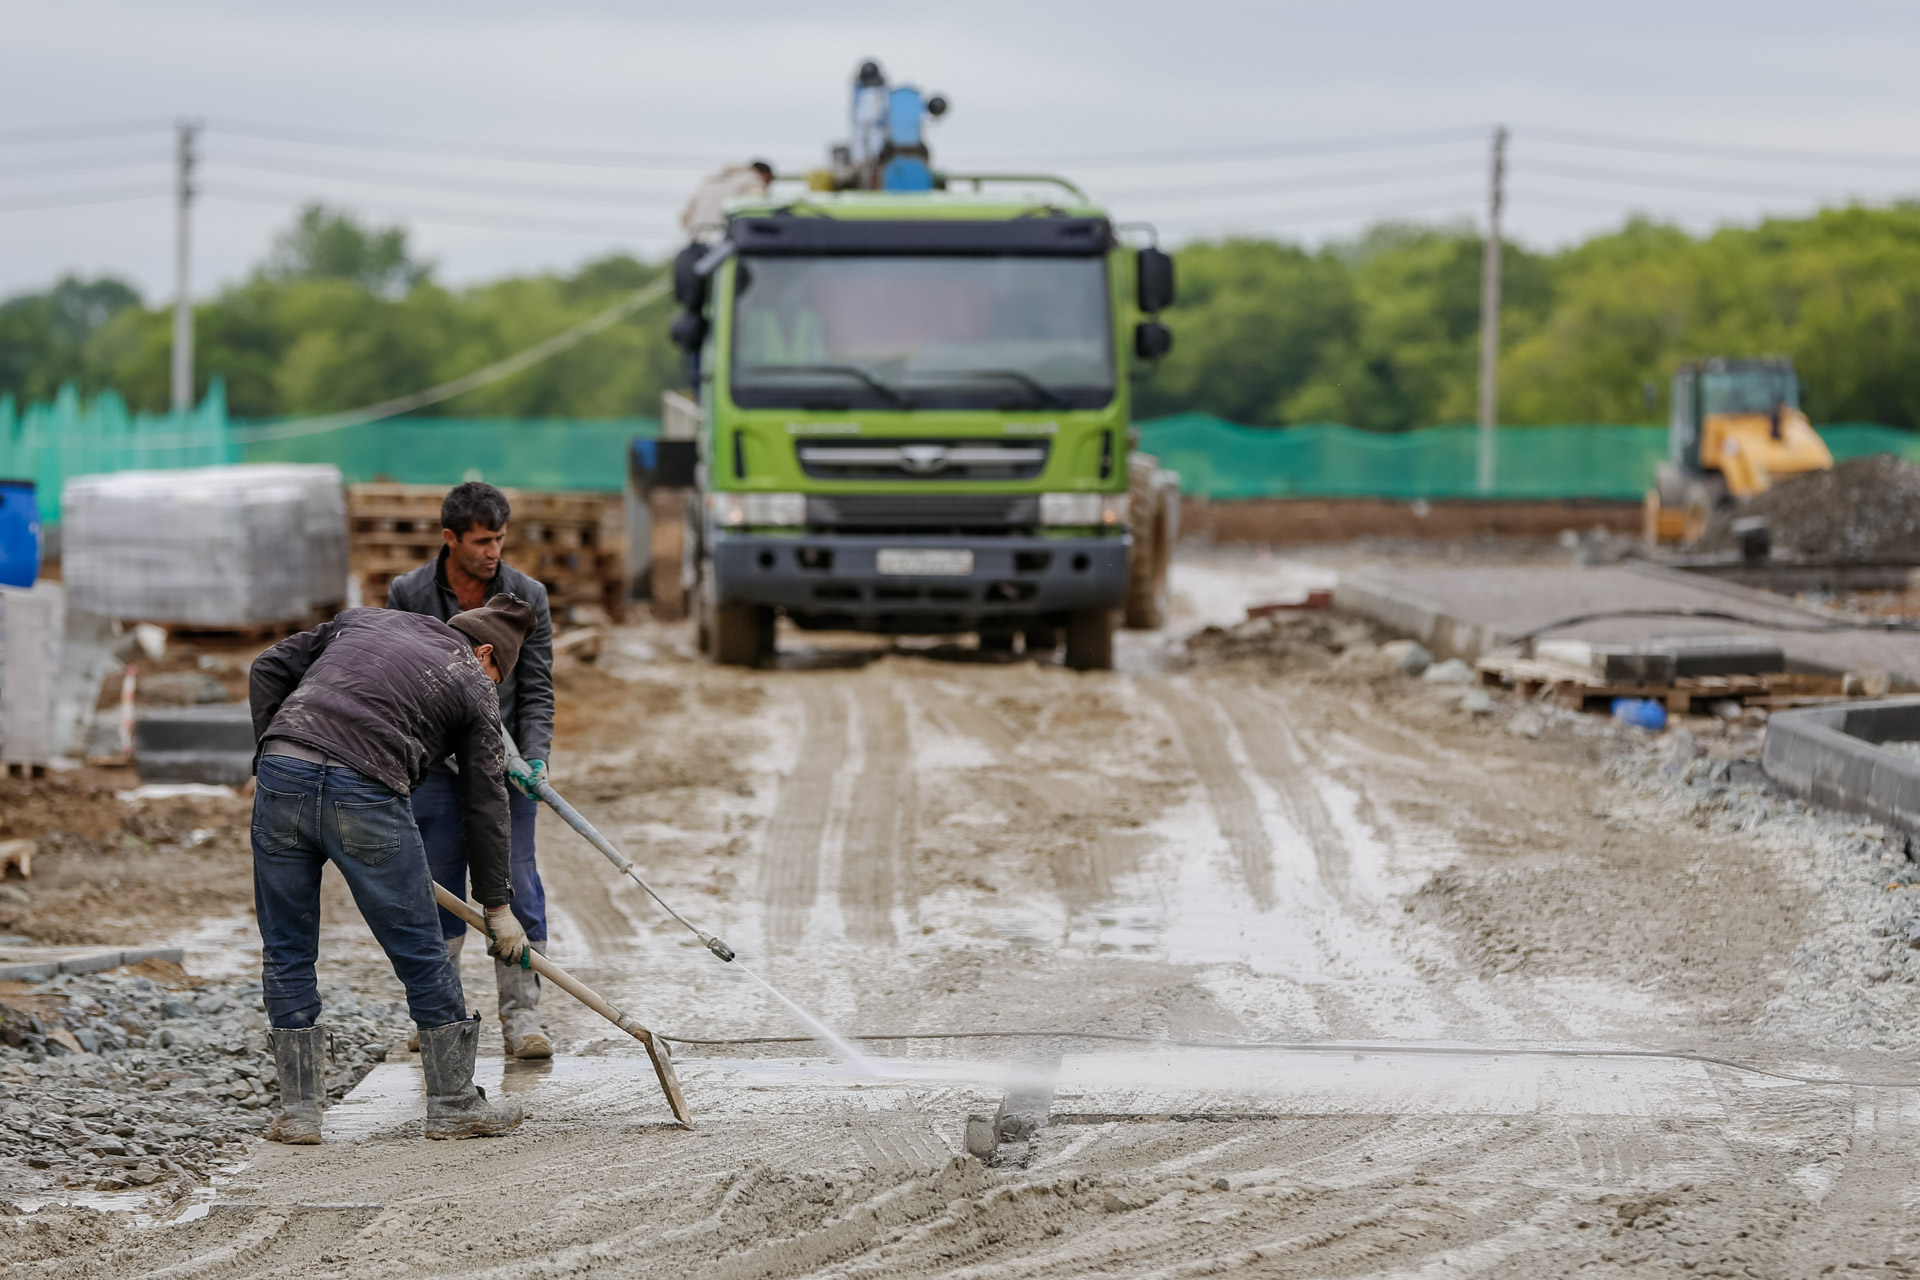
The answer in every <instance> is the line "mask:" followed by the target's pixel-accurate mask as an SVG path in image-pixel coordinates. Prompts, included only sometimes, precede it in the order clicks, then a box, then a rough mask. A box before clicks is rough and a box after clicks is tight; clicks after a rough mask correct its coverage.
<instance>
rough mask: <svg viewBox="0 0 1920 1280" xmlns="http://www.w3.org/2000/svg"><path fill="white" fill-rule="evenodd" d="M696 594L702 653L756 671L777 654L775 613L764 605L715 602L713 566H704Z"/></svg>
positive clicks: (724, 664)
mask: <svg viewBox="0 0 1920 1280" xmlns="http://www.w3.org/2000/svg"><path fill="white" fill-rule="evenodd" d="M700 568H701V572H700V581H699V586H698V587H697V589H696V591H695V600H696V601H697V604H696V617H695V620H694V623H695V626H696V628H697V629H698V636H699V641H700V650H701V652H703V653H705V654H706V655H707V657H709V658H710V659H712V660H713V661H714V662H717V663H719V664H720V665H722V666H727V667H757V666H759V665H760V664H761V663H762V662H764V661H766V660H767V659H768V658H771V657H772V656H773V653H774V647H775V646H774V639H773V635H774V623H775V619H774V613H773V610H772V609H769V608H766V607H765V606H763V605H753V604H721V603H719V602H718V601H717V600H715V599H714V586H713V566H712V564H711V563H710V562H708V563H703V564H702V565H701V566H700Z"/></svg>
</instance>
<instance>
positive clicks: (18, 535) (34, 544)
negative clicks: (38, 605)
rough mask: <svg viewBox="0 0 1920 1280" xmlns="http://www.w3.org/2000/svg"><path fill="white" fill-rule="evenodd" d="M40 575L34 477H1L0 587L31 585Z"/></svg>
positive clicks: (37, 514)
mask: <svg viewBox="0 0 1920 1280" xmlns="http://www.w3.org/2000/svg"><path fill="white" fill-rule="evenodd" d="M39 576H40V504H39V503H38V502H37V501H35V500H34V496H33V481H31V480H0V587H30V586H32V585H33V580H34V579H35V578H37V577H39Z"/></svg>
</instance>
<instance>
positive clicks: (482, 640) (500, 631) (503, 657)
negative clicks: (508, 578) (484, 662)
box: [447, 591, 534, 680]
mask: <svg viewBox="0 0 1920 1280" xmlns="http://www.w3.org/2000/svg"><path fill="white" fill-rule="evenodd" d="M533 621H534V619H533V606H532V605H530V604H528V603H527V602H526V601H525V600H522V599H521V598H520V597H519V596H516V595H513V594H511V593H509V592H505V591H502V592H501V593H500V594H499V595H497V596H494V597H493V598H492V599H491V600H488V601H487V602H486V603H485V604H483V605H481V606H480V607H479V608H478V609H468V610H467V611H466V612H464V613H456V614H454V615H453V616H452V617H451V618H448V619H447V625H448V626H450V627H452V628H454V629H455V630H457V631H463V632H465V633H466V634H467V635H468V636H470V637H471V638H472V639H473V642H474V644H476V645H482V644H490V645H492V646H493V660H494V662H495V663H496V664H497V665H498V666H499V668H500V678H501V679H502V680H505V679H506V678H507V677H508V676H510V675H512V674H513V665H514V663H516V662H518V661H519V660H520V645H521V644H522V643H523V642H524V641H525V640H526V638H527V635H528V633H529V632H531V631H532V630H533Z"/></svg>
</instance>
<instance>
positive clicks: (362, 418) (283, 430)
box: [235, 273, 673, 444]
mask: <svg viewBox="0 0 1920 1280" xmlns="http://www.w3.org/2000/svg"><path fill="white" fill-rule="evenodd" d="M672 284H673V276H672V274H671V273H665V274H662V275H661V276H660V277H659V278H657V279H655V280H654V281H653V282H652V283H650V284H646V285H642V286H641V287H640V288H638V289H636V290H634V291H633V292H632V293H630V294H628V295H627V296H626V297H625V298H622V299H621V300H620V301H618V302H616V303H614V304H613V305H612V306H610V307H608V308H607V309H606V310H604V311H602V312H600V313H598V314H597V315H593V316H589V317H588V318H587V319H585V320H582V321H581V322H580V323H579V324H576V325H574V326H573V327H572V328H570V329H567V330H565V331H563V332H561V333H557V334H555V335H554V336H553V337H551V338H548V339H547V340H546V341H545V342H537V343H535V344H534V345H533V346H531V347H528V348H527V349H526V350H524V351H518V352H515V353H514V354H513V355H510V356H508V357H507V358H506V359H504V360H496V361H494V362H493V363H492V364H490V365H486V366H485V367H483V368H479V369H475V370H474V371H473V372H472V373H469V374H467V375H466V376H464V377H460V378H455V379H454V380H453V381H451V382H443V383H441V384H440V385H439V386H437V387H428V388H427V389H426V390H425V391H416V392H414V393H413V394H411V395H404V396H396V397H395V398H394V399H392V400H383V401H381V402H380V403H379V404H375V405H368V406H367V407H366V408H364V409H351V410H348V411H347V412H345V413H331V414H327V415H325V416H323V417H320V418H312V419H308V420H307V421H305V422H283V423H279V424H276V425H274V426H270V427H256V428H253V429H251V430H243V431H239V432H236V433H235V439H236V440H237V441H238V442H239V443H241V444H265V443H267V442H269V441H273V440H292V439H295V438H297V437H300V436H316V435H325V434H327V433H329V432H333V431H344V430H346V429H347V428H349V427H359V426H365V425H366V424H367V423H369V422H379V421H380V420H381V419H383V418H397V417H399V416H400V415H401V414H403V413H412V412H413V411H414V410H415V409H424V408H426V407H427V406H428V405H435V404H439V403H440V402H441V401H443V400H451V399H453V397H455V396H457V395H461V394H463V393H465V392H468V391H474V390H477V389H479V388H480V387H484V386H486V385H488V384H489V383H494V382H499V381H500V380H501V379H502V378H510V377H512V376H513V375H514V374H516V373H519V372H521V371H522V370H524V369H530V368H532V367H533V366H534V365H536V364H539V363H540V362H541V361H543V360H550V359H552V358H553V357H554V356H557V355H559V354H560V353H561V352H562V351H565V350H567V349H568V348H570V347H576V346H579V345H580V344H581V343H582V342H585V341H586V340H587V339H588V338H590V337H592V336H593V335H594V334H596V333H599V332H600V331H601V330H602V329H610V328H612V327H613V326H614V325H616V324H618V323H620V321H622V320H625V319H626V318H627V317H628V316H630V315H632V314H633V313H634V312H636V311H638V310H640V308H642V307H644V306H646V305H647V304H648V303H649V302H652V301H654V300H655V299H657V298H660V297H662V296H664V295H665V294H666V292H667V290H668V289H669V288H670V287H671V286H672Z"/></svg>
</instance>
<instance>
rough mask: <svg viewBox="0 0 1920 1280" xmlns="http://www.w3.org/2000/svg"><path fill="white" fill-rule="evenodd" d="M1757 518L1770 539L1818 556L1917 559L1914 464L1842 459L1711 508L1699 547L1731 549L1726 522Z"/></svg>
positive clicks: (1918, 494)
mask: <svg viewBox="0 0 1920 1280" xmlns="http://www.w3.org/2000/svg"><path fill="white" fill-rule="evenodd" d="M1744 516H1760V517H1764V518H1765V520H1766V522H1767V528H1768V531H1769V532H1770V533H1771V534H1772V538H1773V545H1774V546H1775V547H1784V548H1787V549H1790V550H1792V551H1795V552H1798V553H1799V554H1800V555H1802V556H1805V557H1807V558H1809V559H1813V560H1819V561H1842V562H1875V561H1896V562H1897V561H1913V562H1916V563H1920V465H1915V464H1914V463H1911V462H1908V461H1907V460H1906V459H1905V458H1899V457H1895V456H1894V455H1892V454H1887V453H1880V454H1872V455H1870V456H1868V457H1864V458H1849V459H1847V460H1846V461H1845V462H1842V463H1839V464H1838V465H1836V466H1835V467H1834V468H1833V470H1831V471H1810V472H1807V473H1806V474H1804V475H1798V476H1792V477H1789V478H1788V479H1785V480H1782V481H1780V482H1779V483H1778V484H1776V485H1774V486H1773V488H1771V489H1769V490H1768V491H1767V492H1765V493H1763V494H1760V495H1758V496H1757V497H1755V498H1752V499H1751V500H1749V501H1747V502H1743V503H1739V504H1737V505H1735V506H1733V507H1730V508H1728V509H1726V510H1724V511H1719V512H1716V513H1715V515H1714V518H1713V520H1712V521H1711V522H1710V523H1709V524H1708V527H1707V532H1706V534H1705V536H1704V537H1703V538H1702V539H1701V542H1700V549H1701V550H1703V551H1727V550H1731V549H1733V546H1734V539H1733V522H1734V521H1735V520H1737V519H1740V518H1741V517H1744Z"/></svg>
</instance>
